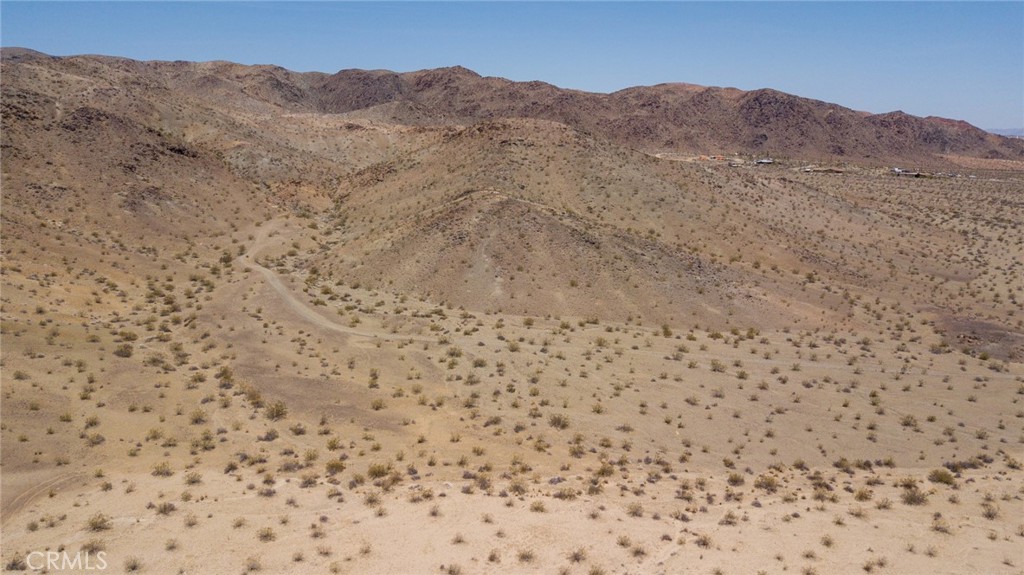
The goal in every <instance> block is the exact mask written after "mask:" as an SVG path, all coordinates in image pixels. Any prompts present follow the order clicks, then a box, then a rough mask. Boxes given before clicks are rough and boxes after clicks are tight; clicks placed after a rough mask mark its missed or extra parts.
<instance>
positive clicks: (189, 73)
mask: <svg viewBox="0 0 1024 575" xmlns="http://www.w3.org/2000/svg"><path fill="white" fill-rule="evenodd" d="M5 54H6V55H5V57H4V58H5V62H7V63H9V64H25V65H28V64H29V63H30V62H32V61H36V62H47V65H51V66H52V65H61V66H64V67H68V68H73V69H76V70H78V72H79V73H81V74H84V75H89V74H96V73H100V70H106V72H104V73H109V74H114V75H116V77H118V78H119V80H120V81H121V82H127V83H131V84H134V85H136V86H140V87H141V86H148V87H150V88H153V89H160V90H171V91H173V92H175V93H179V94H182V93H183V94H187V95H189V96H190V97H193V98H196V99H198V100H201V101H202V102H204V105H207V106H212V107H215V108H221V107H230V108H231V109H233V110H236V111H243V110H244V111H247V112H250V113H255V114H261V113H262V114H266V113H276V112H280V111H291V112H307V113H325V114H336V113H355V112H360V111H366V110H372V109H377V110H378V112H377V113H376V114H377V115H376V116H374V117H377V118H380V119H386V120H389V121H399V122H401V123H406V124H415V125H432V124H434V125H436V124H451V123H463V124H467V123H474V122H477V121H481V120H493V119H501V118H533V119H542V120H551V121H556V122H560V123H564V124H567V125H569V126H572V127H574V128H577V129H580V130H582V131H584V132H587V133H590V134H593V135H596V136H600V137H603V138H607V139H610V140H612V141H615V142H618V143H620V144H623V145H626V146H629V147H633V148H636V149H640V150H646V151H658V152H666V151H671V152H689V153H742V154H757V155H766V154H767V155H776V156H789V157H794V158H804V159H815V160H823V159H841V160H849V161H857V162H861V163H864V162H868V163H872V164H876V165H884V164H891V163H910V162H916V163H938V162H940V161H941V160H939V158H938V156H939V155H942V154H955V155H965V156H974V157H979V158H988V159H1014V160H1019V159H1021V158H1024V142H1022V141H1021V140H1019V139H1013V138H1006V137H1002V136H996V135H994V134H990V133H988V132H985V131H983V130H980V129H978V128H975V127H974V126H971V125H969V124H967V123H965V122H960V121H954V120H947V119H943V118H934V117H928V118H919V117H916V116H911V115H908V114H904V113H902V112H891V113H886V114H877V115H871V114H865V113H863V112H858V111H855V110H851V109H848V108H844V107H842V106H838V105H835V104H829V103H826V102H821V101H817V100H811V99H807V98H801V97H798V96H794V95H790V94H785V93H782V92H778V91H776V90H770V89H762V90H754V91H750V92H744V91H741V90H736V89H731V88H713V87H701V86H694V85H690V84H659V85H656V86H645V87H635V88H628V89H625V90H620V91H618V92H615V93H612V94H598V93H588V92H581V91H577V90H567V89H562V88H558V87H556V86H553V85H551V84H547V83H544V82H513V81H509V80H505V79H503V78H493V77H482V76H480V75H478V74H476V73H475V72H473V71H471V70H468V69H466V68H462V67H452V68H439V69H434V70H421V71H417V72H408V73H395V72H390V71H386V70H372V71H367V70H342V71H340V72H338V73H335V74H331V75H327V74H323V73H296V72H291V71H288V70H285V69H283V68H280V67H275V66H242V65H238V64H232V63H228V62H204V63H189V62H134V61H130V60H126V59H118V58H106V57H92V56H83V57H69V58H59V59H55V58H51V57H49V56H46V55H43V54H40V53H38V52H33V51H30V50H23V49H5ZM385 105H386V106H385ZM381 106H385V107H383V108H381ZM381 113H383V114H384V115H383V116H381V115H380V114H381Z"/></svg>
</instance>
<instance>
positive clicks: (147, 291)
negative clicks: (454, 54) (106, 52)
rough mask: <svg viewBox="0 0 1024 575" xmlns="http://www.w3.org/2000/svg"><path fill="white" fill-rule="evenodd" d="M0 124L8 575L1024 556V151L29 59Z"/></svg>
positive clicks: (397, 78) (515, 93)
mask: <svg viewBox="0 0 1024 575" xmlns="http://www.w3.org/2000/svg"><path fill="white" fill-rule="evenodd" d="M0 121H2V125H0V128H2V132H0V164H2V165H0V168H2V170H0V172H2V173H0V178H2V180H0V184H2V197H0V201H2V206H0V208H2V209H0V223H2V234H3V242H2V255H3V258H2V268H0V276H2V277H0V279H2V291H0V304H2V307H0V310H2V325H0V336H2V346H0V355H2V372H0V377H2V392H3V397H2V401H0V414H2V417H0V421H2V425H0V441H2V453H3V460H2V467H0V481H2V490H0V496H2V500H0V503H2V505H0V515H2V521H3V523H2V529H3V533H2V534H3V537H2V540H0V555H2V563H3V566H4V568H5V569H8V570H26V569H35V567H34V565H37V564H38V558H39V556H38V555H33V553H36V552H39V551H53V550H59V551H55V552H56V553H73V554H74V553H90V554H91V556H93V557H94V558H95V557H96V556H97V554H99V553H103V554H105V555H104V556H103V557H104V558H105V560H106V561H108V562H109V564H110V565H112V566H113V568H114V569H115V570H117V572H121V571H125V572H143V573H178V572H181V573H193V572H196V573H205V572H218V573H222V572H223V573H230V572H256V571H260V570H264V571H266V572H273V573H284V572H294V573H322V572H330V573H416V574H418V573H447V574H449V575H459V574H461V573H495V574H497V573H509V572H513V573H549V572H558V573H588V574H589V575H602V574H606V573H689V572H694V573H734V572H735V573H739V572H743V573H747V572H750V573H754V572H757V573H761V572H764V573H769V572H770V573H803V574H806V575H813V574H815V573H909V574H916V573H922V574H923V573H950V574H953V573H957V574H962V573H986V574H988V573H1007V574H1015V573H1019V570H1020V565H1021V564H1024V558H1021V555H1020V551H1021V548H1022V547H1021V545H1022V541H1024V525H1022V524H1021V522H1020V514H1019V513H1018V511H1019V509H1020V508H1021V501H1022V497H1024V493H1022V491H1021V485H1024V481H1022V479H1024V476H1022V463H1021V461H1022V460H1024V449H1022V447H1021V446H1022V445H1024V423H1022V422H1024V407H1022V405H1021V401H1022V400H1024V363H1022V361H1024V308H1022V305H1024V304H1022V301H1021V298H1022V295H1024V294H1022V292H1024V279H1022V278H1024V263H1022V262H1024V234H1022V233H1021V230H1022V229H1024V201H1022V197H1024V140H1020V139H1013V138H1006V137H1000V136H996V135H993V134H989V133H986V132H983V131H981V130H979V129H977V128H975V127H973V126H970V125H968V124H966V123H964V122H959V121H954V120H946V119H940V118H918V117H914V116H910V115H907V114H904V113H901V112H893V113H887V114H877V115H873V114H867V113H862V112H857V111H854V110H850V109H847V108H843V107H841V106H837V105H834V104H827V103H824V102H819V101H814V100H808V99H805V98H800V97H798V96H793V95H788V94H784V93H781V92H778V91H774V90H769V89H765V90H755V91H751V92H743V91H740V90H735V89H729V88H705V87H700V86H693V85H687V84H661V85H657V86H651V87H637V88H630V89H627V90H622V91H619V92H615V93H612V94H594V93H586V92H580V91H574V90H564V89H561V88H558V87H555V86H552V85H550V84H545V83H541V82H511V81H508V80H504V79H500V78H485V77H481V76H479V75H478V74H476V73H474V72H472V71H470V70H467V69H465V68H459V67H454V68H443V69H437V70H424V71H418V72H409V73H394V72H387V71H362V70H345V71H341V72H338V73H336V74H327V73H297V72H292V71H289V70H285V69H283V68H280V67H274V66H245V65H239V64H233V63H228V62H202V63H195V62H140V61H133V60H128V59H124V58H116V57H107V56H68V57H52V56H48V55H45V54H41V53H38V52H34V51H32V50H27V49H18V48H4V49H3V50H2V58H0ZM769 158H770V159H771V161H770V162H768V161H767V160H768V159H769ZM897 167H898V168H900V169H899V170H894V168H897ZM399 541H400V542H401V544H400V545H399V544H398V543H397V542H399ZM33 561H35V563H33ZM52 571H54V572H55V571H56V569H53V570H52Z"/></svg>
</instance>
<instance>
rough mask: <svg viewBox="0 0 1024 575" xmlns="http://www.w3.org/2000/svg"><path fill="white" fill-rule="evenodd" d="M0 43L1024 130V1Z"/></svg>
mask: <svg viewBox="0 0 1024 575" xmlns="http://www.w3.org/2000/svg"><path fill="white" fill-rule="evenodd" d="M0 44H2V45H4V46H23V47H28V48H33V49H36V50H40V51H42V52H46V53H49V54H55V55H69V54H83V53H92V54H107V55H116V56H125V57H129V58H135V59H159V60H231V61H234V62H241V63H246V64H256V63H260V64H277V65H280V66H284V67H285V68H289V69H292V70H299V71H311V70H316V71H322V72H335V71H337V70H339V69H344V68H386V69H390V70H396V71H408V70H417V69H422V68H433V67H438V66H450V65H455V64H460V65H463V66H466V67H468V68H471V69H473V70H476V71H477V72H479V73H481V74H484V75H489V76H503V77H506V78H510V79H513V80H543V81H546V82H550V83H552V84H556V85H558V86H562V87H567V88H577V89H583V90H590V91H598V92H609V91H614V90H617V89H621V88H625V87H628V86H634V85H641V84H656V83H660V82H690V83H694V84H702V85H712V86H734V87H737V88H741V89H756V88H762V87H770V88H776V89H779V90H782V91H785V92H790V93H794V94H798V95H801V96H805V97H809V98H816V99H820V100H825V101H829V102H835V103H838V104H841V105H844V106H848V107H851V108H855V109H858V110H864V111H868V112H875V113H878V112H887V111H892V110H897V109H901V110H904V111H906V112H909V113H912V114H916V115H921V116H927V115H936V116H945V117H951V118H957V119H964V120H967V121H969V122H971V123H972V124H975V125H977V126H980V127H984V128H1022V127H1024V2H653V3H649V2H568V3H566V2H456V3H435V2H405V3H384V2H358V3H357V2H348V3H336V2H254V3H251V2H170V3H163V2H110V3H94V2H72V3H62V2H9V1H2V2H0Z"/></svg>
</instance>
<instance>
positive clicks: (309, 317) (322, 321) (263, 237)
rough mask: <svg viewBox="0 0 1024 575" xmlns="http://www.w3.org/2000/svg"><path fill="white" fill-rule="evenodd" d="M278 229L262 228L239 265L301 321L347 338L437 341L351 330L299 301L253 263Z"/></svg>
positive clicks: (274, 226)
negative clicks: (260, 279)
mask: <svg viewBox="0 0 1024 575" xmlns="http://www.w3.org/2000/svg"><path fill="white" fill-rule="evenodd" d="M277 227H278V226H277V225H276V222H275V223H270V224H266V225H264V226H262V227H261V228H260V232H259V234H258V235H257V236H256V239H255V240H254V241H253V243H252V246H251V247H250V248H249V250H248V251H247V252H246V253H244V254H242V255H240V256H238V262H239V263H240V264H242V265H243V266H246V267H248V268H249V269H252V270H255V271H256V272H258V273H259V274H260V275H261V276H263V279H264V280H265V281H266V282H267V285H269V286H270V287H271V288H273V290H274V291H275V292H277V295H278V296H280V297H281V299H282V300H283V301H284V303H285V304H286V305H287V306H288V308H289V309H291V310H292V311H293V312H295V313H296V314H298V315H299V316H300V317H302V319H304V320H306V321H308V322H309V323H311V324H313V325H316V326H317V327H319V328H321V329H325V330H328V331H334V332H338V333H343V334H346V335H353V336H357V337H364V338H367V339H374V340H385V341H423V342H434V341H436V340H435V339H433V338H429V337H424V336H419V335H400V334H388V333H372V332H367V331H360V330H358V329H354V328H351V327H349V326H347V325H344V324H341V323H338V322H335V321H332V320H330V319H328V318H326V317H324V316H322V315H320V314H319V313H317V312H316V311H315V310H314V309H313V308H311V307H310V306H309V305H308V304H306V303H305V302H303V301H301V300H299V299H298V298H297V297H295V295H294V294H293V293H292V291H291V290H290V289H289V288H288V286H286V285H285V284H284V282H282V281H281V278H280V277H278V275H277V274H276V273H274V272H273V271H272V270H270V269H268V268H265V267H263V266H261V265H260V264H258V263H256V261H255V259H253V254H256V253H258V252H259V251H260V250H262V249H263V248H265V247H266V245H267V244H268V243H269V240H270V236H271V234H273V233H274V232H275V231H277Z"/></svg>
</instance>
